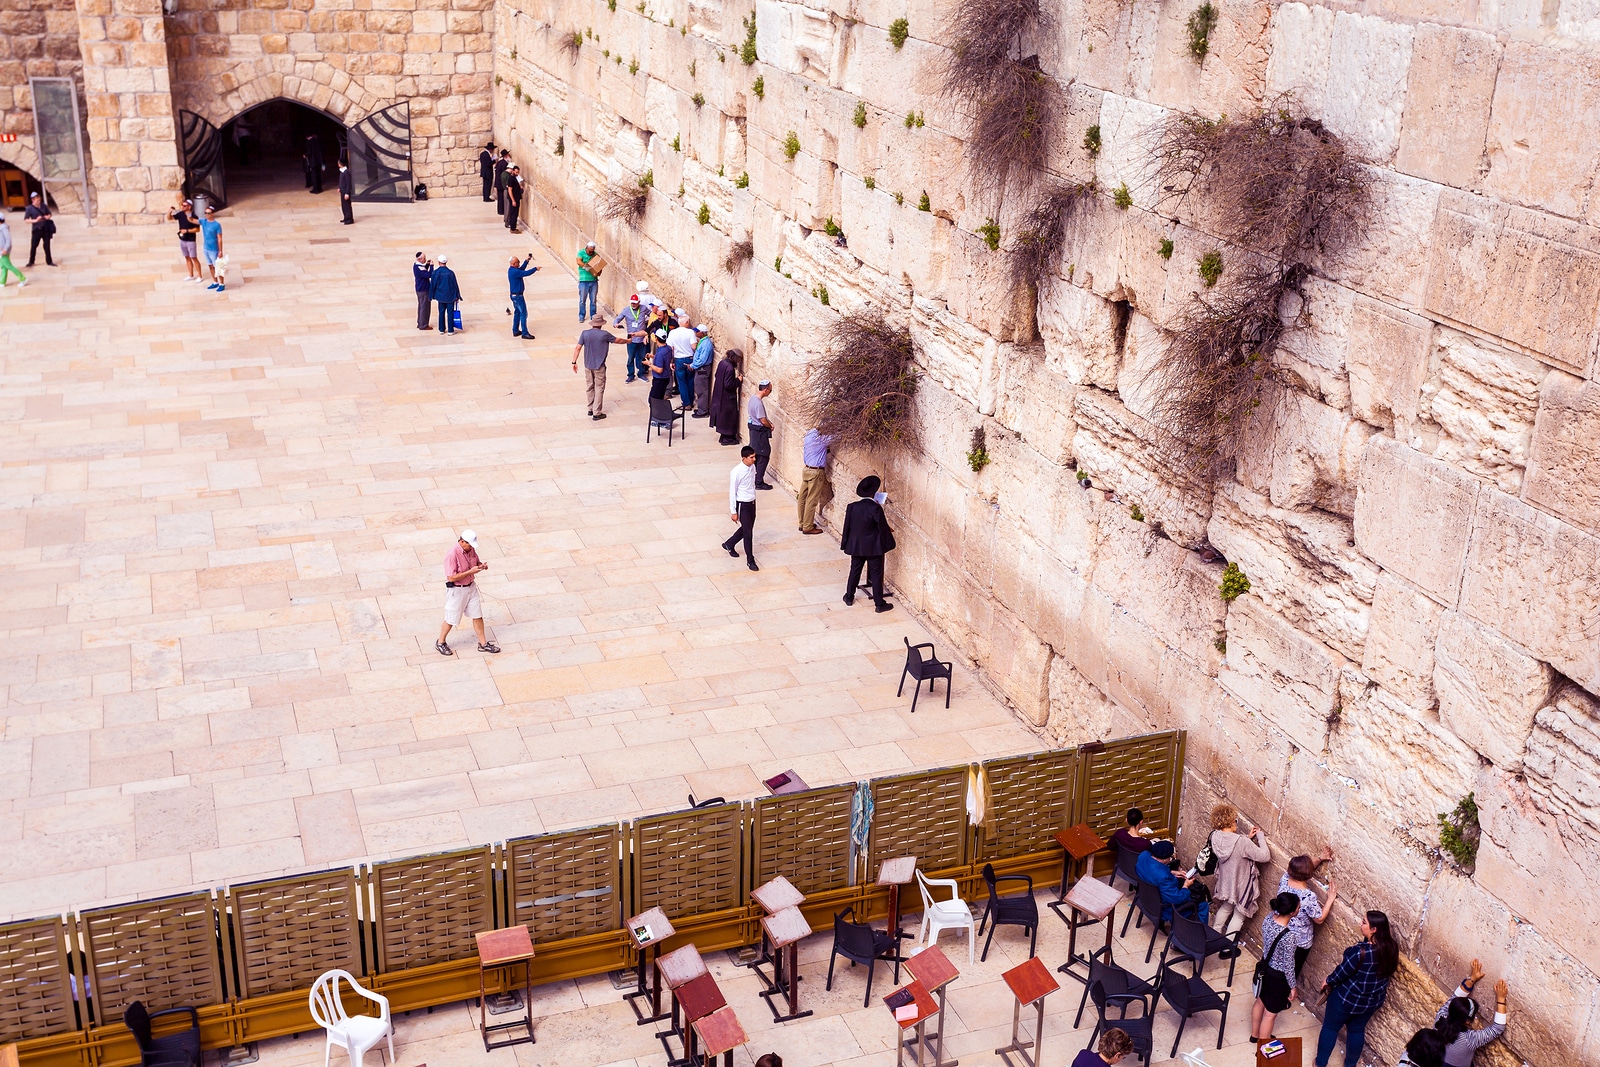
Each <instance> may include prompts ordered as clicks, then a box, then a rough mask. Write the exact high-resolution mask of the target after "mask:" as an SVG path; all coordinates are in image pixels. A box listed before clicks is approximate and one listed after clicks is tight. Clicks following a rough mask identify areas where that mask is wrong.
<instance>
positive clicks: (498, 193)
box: [494, 148, 511, 215]
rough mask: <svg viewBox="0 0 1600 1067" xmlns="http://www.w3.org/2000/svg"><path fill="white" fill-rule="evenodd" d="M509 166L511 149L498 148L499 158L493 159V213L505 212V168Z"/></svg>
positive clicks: (502, 213)
mask: <svg viewBox="0 0 1600 1067" xmlns="http://www.w3.org/2000/svg"><path fill="white" fill-rule="evenodd" d="M509 166H511V149H509V148H502V149H500V158H499V159H497V160H495V161H494V213H495V214H496V215H504V214H505V213H506V168H507V167H509Z"/></svg>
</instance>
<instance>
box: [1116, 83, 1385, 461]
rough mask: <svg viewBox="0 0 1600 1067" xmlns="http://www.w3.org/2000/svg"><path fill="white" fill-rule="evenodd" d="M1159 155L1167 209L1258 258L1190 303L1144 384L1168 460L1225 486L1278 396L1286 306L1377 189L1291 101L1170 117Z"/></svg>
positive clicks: (1359, 222)
mask: <svg viewBox="0 0 1600 1067" xmlns="http://www.w3.org/2000/svg"><path fill="white" fill-rule="evenodd" d="M1155 154H1156V158H1155V160H1154V167H1153V169H1154V172H1155V174H1156V180H1157V182H1158V185H1159V188H1160V189H1161V190H1162V199H1163V201H1164V202H1168V203H1170V204H1172V207H1173V209H1174V210H1177V209H1181V208H1183V207H1185V206H1187V207H1189V208H1190V209H1191V214H1192V215H1193V217H1194V218H1195V221H1196V222H1197V223H1198V224H1199V225H1202V226H1203V227H1204V228H1205V229H1207V230H1209V231H1211V232H1213V233H1215V234H1216V235H1217V236H1219V237H1222V238H1223V239H1225V240H1227V241H1229V242H1231V243H1232V244H1234V245H1238V246H1241V247H1243V248H1245V249H1248V250H1249V251H1251V252H1253V253H1256V257H1257V258H1256V259H1254V261H1253V262H1252V263H1251V264H1249V265H1247V266H1241V267H1239V268H1237V269H1233V268H1230V269H1229V271H1228V272H1227V274H1226V275H1224V279H1225V280H1224V283H1223V284H1221V285H1219V286H1218V288H1217V290H1216V292H1215V295H1208V296H1206V297H1199V296H1197V297H1195V298H1194V299H1193V301H1192V302H1191V303H1190V305H1189V306H1188V307H1187V308H1186V309H1184V311H1183V312H1182V313H1181V314H1180V315H1179V317H1178V320H1177V322H1176V323H1175V324H1174V327H1173V330H1174V336H1173V338H1172V341H1171V343H1170V344H1169V345H1168V348H1167V351H1166V354H1165V355H1164V356H1163V357H1162V358H1161V359H1160V360H1158V361H1157V362H1156V363H1155V364H1154V365H1153V366H1152V367H1151V369H1150V371H1149V372H1148V374H1147V382H1146V385H1147V388H1149V391H1150V395H1152V396H1154V397H1156V398H1157V399H1156V402H1155V410H1154V413H1153V419H1154V422H1155V424H1156V426H1157V428H1158V429H1159V431H1160V433H1161V437H1162V440H1163V444H1164V446H1165V449H1166V451H1167V452H1168V454H1169V456H1170V459H1171V461H1172V462H1173V463H1174V465H1175V466H1177V467H1178V468H1179V469H1180V470H1181V471H1182V472H1183V473H1185V474H1189V475H1191V476H1199V477H1219V476H1221V475H1223V474H1225V473H1227V471H1228V470H1229V469H1230V467H1231V465H1232V461H1233V459H1234V457H1235V456H1236V455H1237V454H1238V453H1239V451H1240V449H1241V447H1243V445H1244V443H1245V441H1246V440H1247V438H1248V434H1249V432H1250V429H1251V424H1252V422H1253V420H1252V418H1251V415H1252V413H1253V412H1254V411H1255V410H1256V409H1257V408H1258V407H1259V406H1260V405H1261V403H1262V402H1263V401H1264V400H1266V399H1267V398H1268V396H1269V394H1270V392H1271V391H1272V390H1274V389H1276V388H1278V387H1279V384H1280V383H1279V382H1278V380H1277V378H1276V376H1275V374H1274V372H1273V369H1272V363H1271V355H1272V350H1273V348H1274V347H1275V346H1276V345H1277V343H1278V340H1279V338H1280V337H1282V335H1283V332H1284V330H1285V329H1286V328H1287V326H1288V325H1289V324H1287V323H1285V322H1284V321H1283V318H1282V316H1281V312H1280V307H1281V306H1282V304H1283V298H1284V297H1285V296H1286V295H1288V294H1289V293H1291V292H1298V291H1299V290H1300V288H1301V286H1302V284H1303V283H1304V281H1305V279H1306V277H1307V276H1308V275H1309V274H1310V273H1311V269H1312V264H1313V263H1315V262H1316V261H1317V260H1318V258H1319V257H1321V256H1324V255H1326V254H1328V253H1330V252H1333V251H1335V250H1337V249H1338V248H1339V247H1340V246H1342V245H1345V244H1347V243H1349V242H1350V241H1351V240H1352V239H1353V238H1354V237H1355V236H1356V235H1357V234H1359V233H1360V232H1361V230H1362V229H1363V228H1364V227H1365V226H1366V225H1367V223H1368V222H1369V221H1370V217H1371V189H1370V178H1369V175H1368V171H1367V170H1366V169H1365V167H1364V166H1363V165H1362V161H1361V160H1360V159H1359V158H1358V157H1357V156H1356V155H1355V154H1354V153H1353V152H1352V151H1351V150H1350V149H1349V147H1348V146H1346V145H1345V144H1344V143H1343V142H1342V141H1341V140H1340V139H1339V138H1338V137H1337V136H1335V135H1334V134H1333V133H1331V132H1329V131H1328V130H1327V129H1326V128H1324V127H1323V126H1322V124H1321V123H1320V122H1317V121H1315V120H1314V119H1308V118H1304V117H1300V116H1297V115H1295V114H1294V113H1293V111H1292V110H1291V106H1290V103H1289V101H1287V100H1280V101H1278V102H1277V103H1276V104H1275V105H1273V106H1270V107H1268V108H1266V109H1264V110H1262V111H1261V112H1259V113H1258V114H1256V115H1253V116H1247V117H1244V118H1240V119H1226V118H1225V119H1219V120H1217V121H1215V122H1212V121H1209V120H1207V119H1202V118H1198V117H1196V116H1192V115H1179V116H1174V117H1173V118H1171V119H1169V120H1168V121H1167V123H1166V125H1165V126H1164V127H1163V128H1162V130H1161V133H1160V137H1159V139H1158V141H1157V143H1156V147H1155Z"/></svg>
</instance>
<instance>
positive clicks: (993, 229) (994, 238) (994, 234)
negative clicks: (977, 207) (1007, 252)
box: [978, 215, 1000, 252]
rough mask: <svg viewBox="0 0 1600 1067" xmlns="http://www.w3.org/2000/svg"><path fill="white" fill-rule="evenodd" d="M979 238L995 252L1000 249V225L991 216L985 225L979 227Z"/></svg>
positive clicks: (985, 221) (984, 222)
mask: <svg viewBox="0 0 1600 1067" xmlns="http://www.w3.org/2000/svg"><path fill="white" fill-rule="evenodd" d="M978 236H980V237H982V238H983V243H984V244H986V245H988V246H989V251H991V252H993V251H995V250H996V249H998V248H999V247H1000V224H999V223H998V222H996V221H995V220H994V216H993V215H991V216H989V217H988V218H987V219H984V220H983V225H982V226H979V227H978Z"/></svg>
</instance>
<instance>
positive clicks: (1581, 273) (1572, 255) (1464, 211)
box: [1426, 199, 1600, 375]
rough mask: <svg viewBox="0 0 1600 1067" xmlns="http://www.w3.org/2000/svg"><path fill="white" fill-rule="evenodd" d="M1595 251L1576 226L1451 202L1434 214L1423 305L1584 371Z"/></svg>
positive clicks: (1599, 295)
mask: <svg viewBox="0 0 1600 1067" xmlns="http://www.w3.org/2000/svg"><path fill="white" fill-rule="evenodd" d="M1457 209H1460V210H1457ZM1597 249H1600V240H1596V238H1595V236H1594V235H1593V234H1591V233H1588V232H1585V231H1584V230H1583V229H1582V228H1580V227H1576V226H1570V225H1565V224H1562V223H1560V222H1559V221H1558V220H1552V219H1549V218H1548V217H1546V216H1539V215H1535V214H1533V213H1532V212H1526V211H1517V210H1514V209H1506V208H1504V207H1497V206H1494V205H1486V204H1481V203H1478V202H1475V201H1465V200H1461V199H1452V201H1451V202H1450V203H1449V204H1447V205H1442V206H1441V208H1440V210H1439V213H1438V221H1437V225H1436V228H1435V233H1434V238H1433V253H1432V265H1431V268H1430V275H1429V282H1428V293H1427V303H1426V306H1427V310H1428V311H1429V312H1432V313H1434V314H1435V315H1438V316H1440V317H1443V318H1445V319H1447V320H1450V321H1452V322H1455V323H1459V324H1463V325H1465V326H1467V327H1469V328H1471V329H1474V330H1477V331H1479V332H1482V333H1485V334H1488V335H1490V336H1492V337H1499V338H1504V339H1505V340H1507V341H1509V342H1511V343H1512V344H1514V345H1516V346H1518V347H1520V348H1522V349H1524V350H1526V351H1529V352H1532V353H1534V354H1536V355H1538V356H1540V357H1541V358H1542V359H1545V360H1547V361H1549V362H1552V363H1555V364H1556V365H1557V366H1560V367H1562V368H1564V369H1566V370H1569V371H1571V372H1573V373H1574V374H1578V375H1583V374H1585V373H1587V371H1588V368H1589V367H1590V366H1591V364H1592V362H1593V356H1594V332H1595V320H1596V313H1597V309H1600V255H1597V254H1596V251H1597Z"/></svg>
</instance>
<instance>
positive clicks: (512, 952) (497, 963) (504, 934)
mask: <svg viewBox="0 0 1600 1067" xmlns="http://www.w3.org/2000/svg"><path fill="white" fill-rule="evenodd" d="M475 936H476V938H477V941H478V1035H479V1036H480V1037H482V1038H483V1050H484V1051H485V1052H490V1051H492V1050H494V1049H497V1048H509V1047H510V1046H512V1045H531V1044H533V1043H534V1037H533V937H532V935H530V934H529V933H528V928H527V927H526V926H508V927H506V928H505V929H504V930H486V931H484V932H483V933H480V934H477V935H475ZM519 963H520V964H522V965H523V989H522V1010H523V1017H522V1018H521V1019H514V1020H512V1021H511V1022H508V1023H495V1024H494V1025H493V1026H491V1025H489V1000H488V982H487V981H486V979H485V976H486V974H487V972H489V971H492V970H499V969H500V968H502V967H515V966H516V965H517V964H519ZM518 1028H525V1029H526V1030H527V1034H526V1036H524V1037H508V1038H505V1039H503V1040H500V1041H496V1042H493V1043H491V1042H490V1041H489V1035H490V1034H492V1033H496V1032H497V1031H500V1030H515V1029H518Z"/></svg>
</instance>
